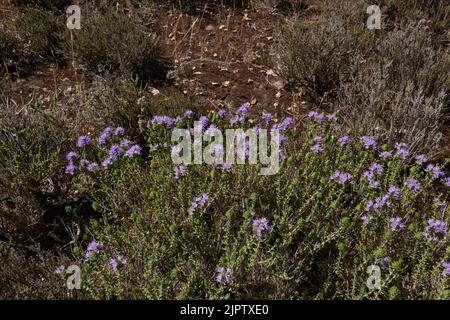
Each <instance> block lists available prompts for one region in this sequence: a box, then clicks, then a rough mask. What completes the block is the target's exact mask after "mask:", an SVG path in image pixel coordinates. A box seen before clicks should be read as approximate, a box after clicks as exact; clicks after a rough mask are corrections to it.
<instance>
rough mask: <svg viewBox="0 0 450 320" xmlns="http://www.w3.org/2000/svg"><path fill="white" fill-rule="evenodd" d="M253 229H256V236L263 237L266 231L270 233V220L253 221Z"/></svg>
mask: <svg viewBox="0 0 450 320" xmlns="http://www.w3.org/2000/svg"><path fill="white" fill-rule="evenodd" d="M252 225H253V228H254V229H255V232H256V236H258V237H261V236H262V232H263V231H264V230H266V231H270V230H271V227H270V225H269V220H268V219H267V218H265V217H263V218H259V219H255V220H253V223H252Z"/></svg>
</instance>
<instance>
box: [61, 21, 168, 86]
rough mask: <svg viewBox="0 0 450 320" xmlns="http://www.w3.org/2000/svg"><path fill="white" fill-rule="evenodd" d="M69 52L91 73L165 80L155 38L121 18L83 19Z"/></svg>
mask: <svg viewBox="0 0 450 320" xmlns="http://www.w3.org/2000/svg"><path fill="white" fill-rule="evenodd" d="M68 46H69V48H70V46H71V44H68ZM73 49H74V51H75V54H76V56H78V57H79V59H80V60H81V61H82V62H83V63H84V64H85V65H86V66H87V67H88V69H89V70H91V71H96V72H101V73H102V72H105V71H108V72H112V71H120V72H122V73H126V74H131V75H133V76H136V75H137V76H138V77H139V78H140V79H141V80H149V79H165V71H164V67H163V65H162V64H161V61H160V48H159V45H158V41H157V39H156V38H155V37H154V36H153V35H150V34H147V33H146V32H145V30H144V29H143V27H141V26H140V25H139V24H137V23H136V22H134V21H133V20H132V19H131V18H129V17H128V16H125V15H120V14H114V13H109V14H106V15H104V16H95V17H91V18H89V19H86V20H85V22H84V24H83V28H82V29H81V30H77V32H75V39H74V42H73ZM69 50H70V49H69Z"/></svg>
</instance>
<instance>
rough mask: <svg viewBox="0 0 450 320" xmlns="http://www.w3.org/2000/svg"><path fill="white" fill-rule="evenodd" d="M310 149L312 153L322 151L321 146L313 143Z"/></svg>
mask: <svg viewBox="0 0 450 320" xmlns="http://www.w3.org/2000/svg"><path fill="white" fill-rule="evenodd" d="M311 151H312V152H314V153H321V152H322V151H323V148H322V146H321V145H320V144H318V143H317V144H315V145H313V146H312V147H311Z"/></svg>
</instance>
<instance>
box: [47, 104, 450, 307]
mask: <svg viewBox="0 0 450 320" xmlns="http://www.w3.org/2000/svg"><path fill="white" fill-rule="evenodd" d="M248 108H249V106H248V105H243V106H241V107H240V108H239V109H238V110H237V111H236V112H234V113H231V114H227V113H226V112H225V111H219V112H210V113H209V114H208V115H207V116H202V117H201V118H200V119H201V121H202V123H203V127H204V129H207V128H208V127H210V126H214V127H216V128H228V127H233V126H237V125H238V123H239V124H240V125H243V126H244V127H248V128H253V127H254V126H255V125H254V124H255V123H261V125H263V124H265V125H270V124H271V123H272V125H273V126H275V127H278V128H282V129H283V130H284V131H283V136H284V143H283V146H284V149H285V150H284V152H285V154H286V157H285V158H284V160H282V163H281V168H280V171H279V172H278V173H277V174H276V175H273V176H260V175H258V167H259V166H260V165H250V164H244V165H232V166H227V169H226V170H224V168H223V167H221V166H218V165H213V166H211V165H187V166H184V165H179V166H174V165H173V163H172V161H171V148H172V146H171V141H170V132H171V128H174V127H179V128H189V126H191V124H192V121H193V120H194V115H193V114H192V113H191V112H186V113H185V114H183V115H181V116H178V117H174V118H170V117H165V116H155V117H153V118H151V119H150V120H149V121H148V124H147V127H148V129H147V134H146V139H147V142H148V144H149V150H150V151H149V152H150V156H149V159H148V160H144V157H143V155H144V153H143V152H141V151H142V150H143V149H145V148H144V146H138V145H137V144H133V143H132V142H129V140H127V139H126V138H125V136H124V132H122V130H120V128H117V129H113V128H107V129H105V131H103V133H102V134H101V135H100V137H98V139H97V140H95V139H93V138H87V137H80V138H79V139H78V141H77V146H78V150H77V152H76V154H73V153H71V154H69V155H68V157H67V158H68V162H69V169H70V170H67V172H68V174H69V175H71V174H72V172H74V179H73V180H74V183H75V187H76V188H77V189H78V190H80V191H83V192H85V193H86V194H88V196H89V197H90V198H91V199H92V201H93V207H94V209H95V210H96V211H97V212H98V213H99V214H101V215H102V216H103V217H104V219H102V220H98V219H93V220H91V222H90V223H89V224H88V226H87V232H86V233H85V240H84V242H83V243H84V244H82V245H81V247H77V248H75V250H74V253H75V256H78V257H79V261H80V263H81V264H82V265H83V268H82V269H83V283H82V291H83V292H84V293H85V294H86V295H87V296H92V297H95V298H105V297H108V298H111V297H115V298H149V299H161V298H177V299H178V298H189V299H198V298H201V299H212V298H219V299H228V298H233V299H245V298H275V299H281V298H285V299H302V298H366V299H367V298H368V299H382V298H391V299H394V298H408V299H416V298H436V299H447V298H448V297H449V279H450V278H449V277H448V275H449V269H448V259H449V255H450V250H449V240H450V239H449V228H448V224H449V212H450V209H449V206H448V203H447V201H448V198H449V188H448V185H446V181H447V180H446V179H448V178H447V176H446V173H445V172H444V171H443V170H442V173H441V174H436V171H433V170H432V169H430V168H431V167H430V164H431V163H430V162H429V161H427V159H426V158H425V157H423V156H417V157H412V156H411V155H409V153H408V146H407V145H405V144H398V145H396V146H392V147H389V146H388V145H380V144H379V142H378V140H377V137H372V136H364V135H361V136H359V135H355V134H352V133H351V132H349V133H348V134H347V135H345V136H339V135H337V134H336V132H338V131H336V130H335V127H336V125H335V122H336V121H339V119H336V117H334V116H332V115H329V116H325V115H322V114H318V113H313V114H311V115H310V119H309V120H308V121H307V123H306V125H305V128H304V129H303V130H301V131H300V130H298V128H297V127H295V126H294V123H293V121H292V119H290V118H287V119H284V120H280V121H276V120H275V119H273V118H272V117H268V116H267V114H263V115H262V117H261V119H251V120H252V121H249V120H250V119H249V112H248ZM235 120H236V122H235ZM294 142H297V143H294ZM298 142H301V143H300V144H298ZM317 145H319V146H320V152H317V148H316V149H313V148H312V146H317ZM133 147H135V148H136V150H139V152H136V153H134V152H131V153H133V157H131V158H128V157H127V152H128V151H129V150H131V149H132V148H133ZM82 159H85V160H87V162H83V163H82V161H81V160H82ZM102 159H106V160H110V162H111V163H109V162H108V163H107V165H100V164H101V163H102V162H101V161H102ZM94 161H95V163H98V164H99V165H98V167H95V169H94V171H93V172H94V174H92V173H91V172H90V170H89V169H88V168H87V166H88V165H89V164H91V163H93V162H94ZM103 161H105V160H103ZM70 164H73V166H74V167H76V169H74V170H72V168H71V167H70ZM431 165H433V166H434V167H433V168H435V167H438V168H440V166H439V165H437V164H431ZM439 172H441V171H439ZM119 257H120V258H119ZM371 265H378V266H379V267H380V268H381V270H382V273H381V288H380V289H379V290H370V289H368V287H367V286H366V281H367V278H368V277H369V274H368V273H367V272H366V270H367V268H368V267H369V266H371ZM57 266H58V265H55V268H56V267H57Z"/></svg>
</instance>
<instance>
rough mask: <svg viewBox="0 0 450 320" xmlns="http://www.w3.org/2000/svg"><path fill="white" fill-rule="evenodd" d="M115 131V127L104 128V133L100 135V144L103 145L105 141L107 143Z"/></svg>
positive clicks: (98, 140)
mask: <svg viewBox="0 0 450 320" xmlns="http://www.w3.org/2000/svg"><path fill="white" fill-rule="evenodd" d="M113 133H114V129H113V128H110V127H108V128H105V130H103V132H102V134H101V135H100V136H99V137H98V139H97V142H98V144H100V145H103V144H105V143H107V142H108V141H109V140H110V139H111V138H112V136H113Z"/></svg>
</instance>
